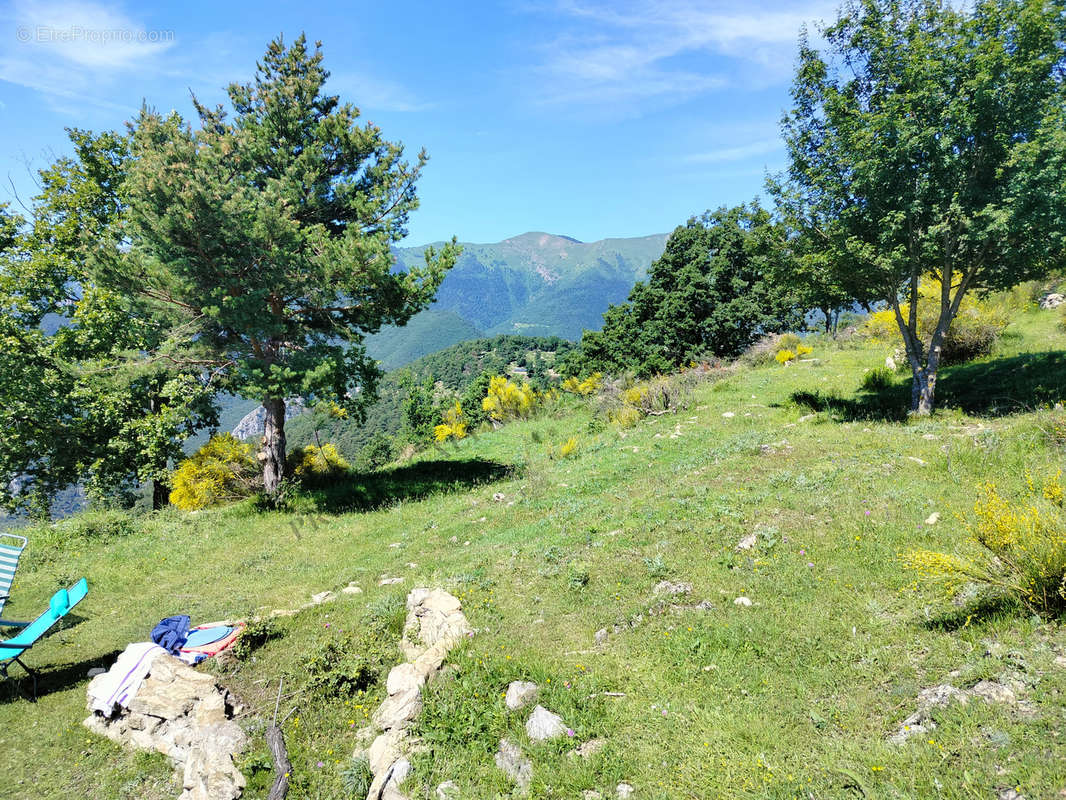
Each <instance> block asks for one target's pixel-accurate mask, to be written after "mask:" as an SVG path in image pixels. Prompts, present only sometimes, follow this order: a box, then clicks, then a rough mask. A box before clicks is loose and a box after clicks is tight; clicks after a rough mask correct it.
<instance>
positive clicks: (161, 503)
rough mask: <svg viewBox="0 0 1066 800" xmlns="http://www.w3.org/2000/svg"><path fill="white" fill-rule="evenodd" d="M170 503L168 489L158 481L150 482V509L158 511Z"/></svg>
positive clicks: (163, 483) (162, 482)
mask: <svg viewBox="0 0 1066 800" xmlns="http://www.w3.org/2000/svg"><path fill="white" fill-rule="evenodd" d="M169 502H170V487H169V486H168V485H167V484H166V482H164V481H161V480H159V479H156V480H153V481H152V508H153V510H155V511H158V510H159V509H161V508H166V506H167V504H168V503H169Z"/></svg>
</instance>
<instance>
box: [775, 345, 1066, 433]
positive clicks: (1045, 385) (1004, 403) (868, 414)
mask: <svg viewBox="0 0 1066 800" xmlns="http://www.w3.org/2000/svg"><path fill="white" fill-rule="evenodd" d="M910 394H911V383H910V379H909V378H905V379H901V380H898V381H894V382H892V383H890V384H888V385H885V386H878V387H875V388H862V389H860V390H859V391H858V392H857V393H856V395H855V396H854V397H841V396H839V395H834V394H828V393H824V392H818V391H815V392H794V393H793V394H792V401H793V402H795V403H796V404H798V405H801V406H805V407H806V408H809V409H811V410H812V411H826V412H828V413H829V414H830V415H831V416H833V417H834V418H835V419H838V420H840V421H842V422H856V421H863V420H865V421H879V422H901V421H902V420H904V419H906V417H907V413H908V410H909V407H910ZM1063 395H1066V352H1060V351H1049V352H1044V353H1023V354H1021V355H1017V356H1011V357H1009V358H996V359H991V360H988V361H979V362H975V363H970V364H956V365H954V366H950V367H944V368H943V369H942V370H941V371H940V375H939V378H938V380H937V387H936V403H937V406H938V407H941V408H947V407H951V408H959V409H961V410H963V411H965V412H966V413H967V414H973V415H975V416H993V417H996V416H1005V415H1007V414H1015V413H1018V412H1022V411H1029V410H1032V409H1033V408H1035V407H1037V406H1041V405H1044V404H1047V403H1057V402H1059V401H1060V400H1062V399H1063Z"/></svg>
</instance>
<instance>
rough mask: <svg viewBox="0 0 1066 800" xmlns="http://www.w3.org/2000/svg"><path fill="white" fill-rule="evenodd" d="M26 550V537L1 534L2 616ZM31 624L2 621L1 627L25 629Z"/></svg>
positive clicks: (0, 583)
mask: <svg viewBox="0 0 1066 800" xmlns="http://www.w3.org/2000/svg"><path fill="white" fill-rule="evenodd" d="M25 549H26V537H25V536H17V535H15V534H13V533H0V614H3V613H4V603H5V602H7V598H8V597H10V595H11V583H12V582H13V581H14V580H15V568H16V567H17V566H18V565H19V556H21V555H22V551H23V550H25ZM29 624H30V623H28V622H15V621H13V620H6V619H0V625H6V626H7V627H9V628H25V627H26V626H27V625H29Z"/></svg>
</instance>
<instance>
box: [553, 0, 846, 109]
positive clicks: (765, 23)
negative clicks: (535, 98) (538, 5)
mask: <svg viewBox="0 0 1066 800" xmlns="http://www.w3.org/2000/svg"><path fill="white" fill-rule="evenodd" d="M832 11H833V6H831V5H829V4H828V3H826V2H824V0H807V2H801V3H793V4H791V5H790V6H784V5H783V4H781V3H768V4H765V5H764V4H760V2H747V3H744V2H738V0H727V1H726V2H717V3H715V2H710V3H708V2H699V1H698V0H629V2H605V1H604V0H559V4H558V5H557V6H556V7H555V14H556V15H557V16H558V17H560V18H561V19H562V21H563V24H564V26H566V25H569V27H568V28H564V30H563V31H562V32H561V33H560V34H559V35H558V36H556V37H555V38H554V39H552V40H551V41H549V42H547V43H545V44H544V45H542V52H543V63H542V65H541V67H540V70H539V78H540V88H541V99H542V100H544V101H547V102H563V103H569V102H573V101H597V100H599V101H601V102H607V103H615V102H618V101H619V99H623V98H629V99H631V100H634V101H637V100H641V99H658V100H659V101H663V100H666V101H670V100H673V101H677V100H684V99H686V98H689V97H692V96H695V95H699V94H703V93H706V92H710V91H713V90H716V89H720V88H723V87H725V86H730V85H737V84H742V85H747V86H761V85H771V84H775V83H780V82H783V81H786V80H787V79H788V78H789V77H790V75H791V73H792V67H793V60H794V57H795V52H796V44H797V41H798V37H799V31H800V27H801V26H802V25H803V24H804V23H810V22H812V21H815V20H818V19H821V18H825V17H828V16H830V15H831V14H832Z"/></svg>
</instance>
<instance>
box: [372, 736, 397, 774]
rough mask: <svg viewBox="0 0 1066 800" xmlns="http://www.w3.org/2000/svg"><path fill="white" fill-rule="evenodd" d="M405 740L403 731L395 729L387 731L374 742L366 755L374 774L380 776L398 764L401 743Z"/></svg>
mask: <svg viewBox="0 0 1066 800" xmlns="http://www.w3.org/2000/svg"><path fill="white" fill-rule="evenodd" d="M403 738H404V733H403V731H402V730H399V729H395V730H390V731H385V733H383V734H381V735H380V736H378V737H377V738H376V739H375V740H374V742H373V743H372V744H371V745H370V749H369V750H367V754H366V760H367V763H369V764H370V771H371V772H372V773H374V774H375V775H380V774H382V773H384V772H385V771H386V770H387V769H388V768H389V767H391V766H392V765H393V764H394V763H395V762H396V760H397V759H398V758H399V757H400V743H401V742H402V741H403Z"/></svg>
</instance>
